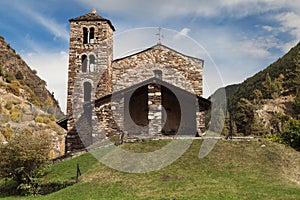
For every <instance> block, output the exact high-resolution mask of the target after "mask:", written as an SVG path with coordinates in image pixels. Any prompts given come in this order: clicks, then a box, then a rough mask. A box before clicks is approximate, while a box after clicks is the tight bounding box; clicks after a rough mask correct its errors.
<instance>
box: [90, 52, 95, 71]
mask: <svg viewBox="0 0 300 200" xmlns="http://www.w3.org/2000/svg"><path fill="white" fill-rule="evenodd" d="M89 63H90V66H89V68H90V72H94V71H95V56H94V55H90V56H89Z"/></svg>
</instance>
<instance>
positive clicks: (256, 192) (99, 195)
mask: <svg viewBox="0 0 300 200" xmlns="http://www.w3.org/2000/svg"><path fill="white" fill-rule="evenodd" d="M168 142H169V141H166V140H164V141H148V142H143V143H133V144H124V145H122V148H124V149H127V150H129V151H134V152H145V151H153V150H155V149H158V148H159V147H162V146H164V145H166V144H167V143H168ZM201 142H202V141H201V140H195V141H194V142H193V144H192V146H191V147H190V149H189V150H188V151H187V152H186V153H185V154H184V155H183V156H182V157H181V158H179V159H178V160H176V161H175V162H174V163H173V164H171V165H169V166H167V167H165V168H163V169H161V170H159V171H155V172H149V173H141V174H133V173H125V172H120V171H116V170H114V169H110V168H108V167H106V166H105V165H103V164H101V163H99V162H98V161H97V160H95V158H93V156H92V155H90V154H88V153H87V154H84V155H81V156H79V157H77V158H74V159H72V160H67V161H65V162H61V163H57V164H55V165H53V166H52V167H51V168H50V170H49V173H48V174H47V175H46V176H45V177H44V182H45V183H54V182H64V181H68V182H70V181H74V180H75V176H76V164H77V163H79V164H80V169H81V172H82V176H81V177H80V182H79V183H78V184H74V185H72V186H69V187H67V188H65V189H62V190H60V191H57V192H55V193H52V194H49V195H45V196H37V197H16V196H11V197H4V196H1V194H0V199H12V200H15V199H29V200H32V199H34V200H47V199H62V200H68V199H70V200H71V199H72V200H73V199H82V200H88V199H255V200H256V199H278V200H279V199H285V200H288V199H295V200H297V199H300V184H299V181H300V171H299V168H300V152H296V151H294V150H293V149H291V148H289V147H285V146H283V145H279V144H275V143H271V142H268V141H265V140H263V141H257V140H251V141H219V142H218V143H217V144H216V146H215V148H214V149H213V151H212V152H211V153H210V154H209V155H208V156H207V157H205V158H203V159H199V158H198V152H199V148H200V145H201ZM262 144H265V145H266V146H265V147H262ZM295 181H298V184H297V183H295ZM1 184H3V181H2V182H1V181H0V185H1Z"/></svg>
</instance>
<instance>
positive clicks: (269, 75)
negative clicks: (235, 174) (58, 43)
mask: <svg viewBox="0 0 300 200" xmlns="http://www.w3.org/2000/svg"><path fill="white" fill-rule="evenodd" d="M225 91H226V95H227V103H228V106H227V108H228V113H227V114H226V113H224V115H225V116H226V115H227V116H230V118H231V120H232V126H235V127H236V130H235V131H233V132H235V134H242V135H262V134H265V133H269V134H274V133H279V134H280V133H281V132H282V130H283V125H284V123H285V122H286V121H287V120H288V119H289V118H290V117H294V118H297V117H300V43H298V44H297V45H296V46H295V47H293V48H292V49H291V50H290V51H289V52H288V53H287V54H285V55H284V56H282V57H281V58H279V59H278V60H277V61H276V62H274V63H273V64H271V65H270V66H268V67H267V68H265V69H264V70H262V71H260V72H258V73H257V74H255V75H254V76H252V77H250V78H248V79H246V80H245V81H244V82H242V83H240V84H235V85H229V86H226V87H225ZM220 92H222V89H219V90H217V91H216V92H215V93H214V94H213V95H212V96H211V97H210V98H211V99H214V98H215V97H217V96H218V94H219V93H220ZM227 121H229V120H227ZM225 127H229V125H228V124H227V125H225ZM225 132H228V131H225Z"/></svg>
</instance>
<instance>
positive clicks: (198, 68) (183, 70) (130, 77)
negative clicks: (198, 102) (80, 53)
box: [112, 45, 203, 96]
mask: <svg viewBox="0 0 300 200" xmlns="http://www.w3.org/2000/svg"><path fill="white" fill-rule="evenodd" d="M202 68H203V61H202V60H199V59H196V58H191V57H188V56H184V55H182V54H180V53H178V52H176V51H174V50H171V49H169V48H167V47H165V46H163V45H156V46H154V47H152V48H150V49H148V50H145V51H143V52H141V53H138V54H135V55H133V56H130V57H126V58H123V59H120V60H115V61H114V62H113V64H112V70H113V74H112V90H113V91H114V92H115V91H118V90H121V89H125V88H126V87H129V86H131V85H134V84H137V83H139V82H142V81H145V80H147V79H149V78H152V77H153V76H154V73H153V71H154V70H161V71H162V80H163V81H166V82H168V83H170V84H172V85H175V86H178V87H180V88H182V89H184V90H187V91H189V92H191V93H195V94H196V95H199V96H202V93H203V90H202Z"/></svg>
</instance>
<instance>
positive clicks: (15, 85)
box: [6, 81, 20, 96]
mask: <svg viewBox="0 0 300 200" xmlns="http://www.w3.org/2000/svg"><path fill="white" fill-rule="evenodd" d="M6 91H7V92H9V93H12V94H14V95H16V96H19V95H20V83H19V82H18V81H12V82H11V83H10V84H8V85H7V87H6Z"/></svg>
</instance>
